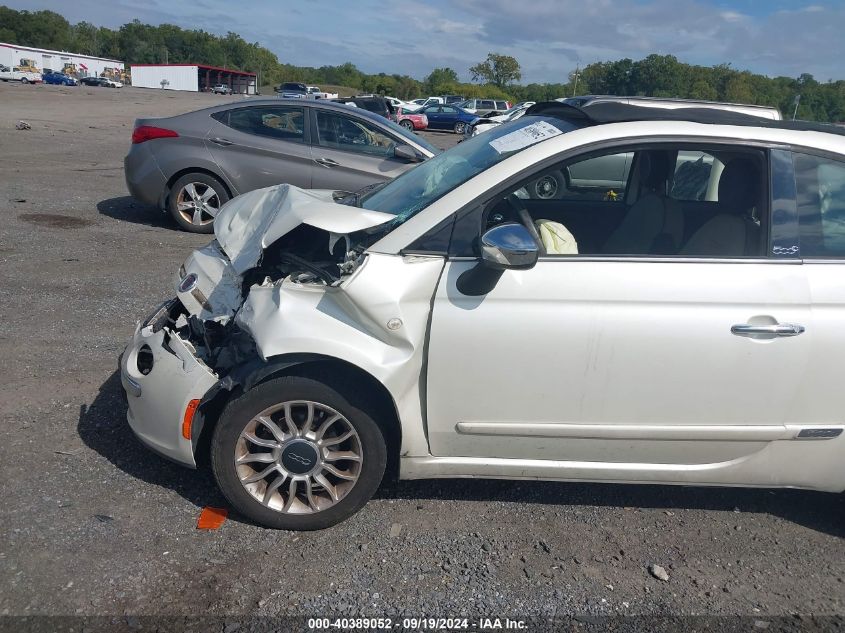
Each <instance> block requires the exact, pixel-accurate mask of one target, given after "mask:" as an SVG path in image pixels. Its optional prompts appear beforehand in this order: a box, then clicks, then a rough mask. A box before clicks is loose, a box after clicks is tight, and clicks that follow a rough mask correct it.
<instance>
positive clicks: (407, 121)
mask: <svg viewBox="0 0 845 633" xmlns="http://www.w3.org/2000/svg"><path fill="white" fill-rule="evenodd" d="M399 125H401V126H402V127H403V128H405V129H406V130H408V131H409V132H413V131H414V122H413V121H411V120H410V119H402V122H401V123H400V124H399Z"/></svg>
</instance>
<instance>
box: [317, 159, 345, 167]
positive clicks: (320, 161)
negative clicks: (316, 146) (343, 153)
mask: <svg viewBox="0 0 845 633" xmlns="http://www.w3.org/2000/svg"><path fill="white" fill-rule="evenodd" d="M314 162H315V163H317V164H319V165H322V166H323V167H340V163H339V162H337V161H336V160H332V159H331V158H315V159H314Z"/></svg>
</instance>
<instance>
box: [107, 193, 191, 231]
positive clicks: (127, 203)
mask: <svg viewBox="0 0 845 633" xmlns="http://www.w3.org/2000/svg"><path fill="white" fill-rule="evenodd" d="M97 211H99V213H100V214H101V215H105V216H108V217H110V218H114V219H115V220H120V221H121V222H133V223H134V224H143V225H144V226H154V227H161V228H167V229H176V228H177V225H176V222H175V221H174V220H173V218H172V217H170V214H169V213H164V212H163V211H162V210H161V209H157V208H155V207H152V206H150V205H147V204H144V203H143V202H140V201H138V200H136V199H135V198H133V197H132V196H119V197H117V198H108V199H106V200H101V201H100V202H98V203H97Z"/></svg>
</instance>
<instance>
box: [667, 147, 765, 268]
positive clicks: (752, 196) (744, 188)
mask: <svg viewBox="0 0 845 633" xmlns="http://www.w3.org/2000/svg"><path fill="white" fill-rule="evenodd" d="M759 201H760V172H759V169H758V168H757V164H756V163H755V162H754V161H753V160H751V159H749V158H735V159H734V160H732V161H731V162H730V163H728V164H727V165H726V166H725V168H724V170H722V175H721V177H720V178H719V200H718V205H719V210H718V213H717V214H716V215H715V216H713V217H712V218H711V219H710V220H708V221H707V222H705V223H704V224H703V225H702V226H701V228H699V229H698V230H697V231H696V232H695V233H693V234H692V237H690V238H689V240H687V243H686V244H684V246H683V248H681V251H680V254H681V255H693V256H694V255H701V256H711V257H714V256H722V257H739V256H742V255H756V254H758V251H759V246H760V226H759V224H758V223H757V221H756V220H755V219H754V209H755V207H756V205H757V204H759Z"/></svg>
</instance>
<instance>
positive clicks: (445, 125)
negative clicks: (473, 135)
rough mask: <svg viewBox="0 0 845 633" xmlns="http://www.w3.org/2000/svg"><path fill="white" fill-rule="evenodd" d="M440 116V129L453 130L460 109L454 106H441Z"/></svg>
mask: <svg viewBox="0 0 845 633" xmlns="http://www.w3.org/2000/svg"><path fill="white" fill-rule="evenodd" d="M439 116H440V118H439V123H440V129H442V130H451V129H452V128H453V127H455V122H456V121H457V120H458V118H459V113H458V109H457V108H455V107H454V106H448V105H444V106H440V112H439Z"/></svg>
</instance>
